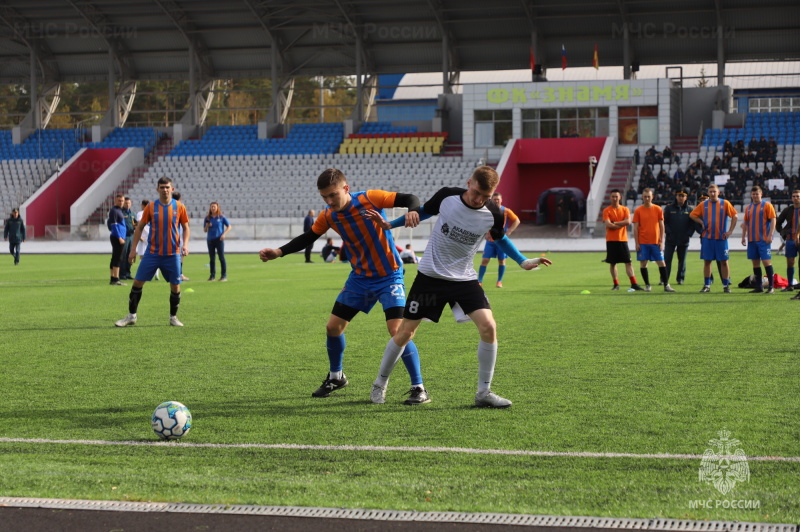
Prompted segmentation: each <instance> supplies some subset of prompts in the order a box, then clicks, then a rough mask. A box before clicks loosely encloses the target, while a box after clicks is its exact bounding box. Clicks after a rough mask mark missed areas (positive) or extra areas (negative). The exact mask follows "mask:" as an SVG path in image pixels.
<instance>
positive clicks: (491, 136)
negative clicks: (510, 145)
mask: <svg viewBox="0 0 800 532" xmlns="http://www.w3.org/2000/svg"><path fill="white" fill-rule="evenodd" d="M474 116H475V147H477V148H494V147H495V146H505V144H506V142H508V140H509V139H510V138H511V116H512V115H511V110H510V109H508V110H502V111H475V115H474Z"/></svg>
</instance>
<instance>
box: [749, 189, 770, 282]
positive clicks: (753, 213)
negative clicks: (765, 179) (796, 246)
mask: <svg viewBox="0 0 800 532" xmlns="http://www.w3.org/2000/svg"><path fill="white" fill-rule="evenodd" d="M761 194H762V193H761V187H759V186H754V187H753V188H751V189H750V199H752V200H753V202H752V203H751V204H750V205H748V206H747V207H745V209H744V224H742V245H743V246H747V258H748V259H750V260H751V261H753V275H754V277H753V279H755V281H756V283H757V284H758V286H757V287H756V288H755V289H754V290H750V293H751V294H757V293H764V288H763V287H762V285H761V263H762V262H763V263H764V269H765V270H766V273H767V281H768V282H769V288H767V292H766V293H767V294H772V293H774V292H775V284H774V283H775V277H774V275H773V274H774V271H773V269H772V237H773V236H774V234H775V219H776V218H777V215H776V214H775V207H773V206H772V203H770V202H768V201H764V200H762V199H761Z"/></svg>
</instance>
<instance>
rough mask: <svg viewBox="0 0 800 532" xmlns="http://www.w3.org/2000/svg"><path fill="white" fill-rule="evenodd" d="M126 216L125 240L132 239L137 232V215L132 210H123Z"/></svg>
mask: <svg viewBox="0 0 800 532" xmlns="http://www.w3.org/2000/svg"><path fill="white" fill-rule="evenodd" d="M122 214H123V216H125V238H130V237H132V236H133V233H134V232H136V215H135V214H134V213H133V211H132V210H130V209H122Z"/></svg>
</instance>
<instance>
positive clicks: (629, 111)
mask: <svg viewBox="0 0 800 532" xmlns="http://www.w3.org/2000/svg"><path fill="white" fill-rule="evenodd" d="M619 116H620V118H629V117H634V116H639V108H638V107H620V108H619Z"/></svg>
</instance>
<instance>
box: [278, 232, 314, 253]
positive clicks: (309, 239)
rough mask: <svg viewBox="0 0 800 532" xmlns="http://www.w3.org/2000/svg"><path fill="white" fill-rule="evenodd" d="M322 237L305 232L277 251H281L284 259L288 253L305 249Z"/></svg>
mask: <svg viewBox="0 0 800 532" xmlns="http://www.w3.org/2000/svg"><path fill="white" fill-rule="evenodd" d="M321 236H322V235H318V234H317V233H315V232H314V231H306V232H305V233H303V234H302V235H300V236H298V237H297V238H294V239H292V240H290V241H289V242H288V243H286V244H284V245H282V246H281V247H279V248H278V249H280V250H281V252H282V253H283V256H284V257H285V256H286V255H288V254H289V253H296V252H298V251H300V250H303V249H306V248H307V247H308V246H310V245H311V244H313V243H314V242H316V240H317V239H318V238H319V237H321Z"/></svg>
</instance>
